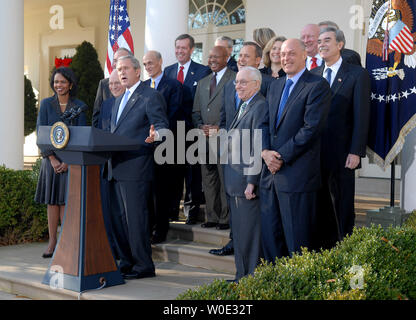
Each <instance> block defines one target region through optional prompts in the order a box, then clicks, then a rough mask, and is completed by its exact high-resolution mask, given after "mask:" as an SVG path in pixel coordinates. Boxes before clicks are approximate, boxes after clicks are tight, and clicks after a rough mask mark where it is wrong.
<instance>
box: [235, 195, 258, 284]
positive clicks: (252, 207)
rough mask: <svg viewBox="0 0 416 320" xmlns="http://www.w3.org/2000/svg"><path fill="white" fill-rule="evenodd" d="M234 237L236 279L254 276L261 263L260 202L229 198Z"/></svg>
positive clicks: (242, 198)
mask: <svg viewBox="0 0 416 320" xmlns="http://www.w3.org/2000/svg"><path fill="white" fill-rule="evenodd" d="M229 199H230V203H229V204H230V211H231V219H232V225H233V237H234V241H233V242H234V259H235V266H236V269H237V272H236V275H235V278H236V279H237V280H239V279H241V278H242V277H244V276H246V275H248V274H253V273H254V270H255V269H256V267H257V265H258V264H259V262H260V257H261V253H262V248H261V215H260V200H259V199H253V200H247V199H246V198H244V197H229Z"/></svg>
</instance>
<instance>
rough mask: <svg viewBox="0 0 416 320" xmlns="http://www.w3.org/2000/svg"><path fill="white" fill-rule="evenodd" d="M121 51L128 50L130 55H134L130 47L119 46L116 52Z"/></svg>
mask: <svg viewBox="0 0 416 320" xmlns="http://www.w3.org/2000/svg"><path fill="white" fill-rule="evenodd" d="M120 51H124V52H126V53H127V55H129V56H133V52H131V51H130V50H129V49H127V48H124V47H120V48H118V49H117V50H116V52H120ZM116 52H114V53H116Z"/></svg>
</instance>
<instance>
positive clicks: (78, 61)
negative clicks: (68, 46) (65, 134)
mask: <svg viewBox="0 0 416 320" xmlns="http://www.w3.org/2000/svg"><path fill="white" fill-rule="evenodd" d="M76 51H77V52H76V54H75V55H74V56H73V57H72V63H71V65H70V67H71V68H72V70H74V72H75V75H76V76H77V79H78V94H77V98H78V99H80V100H82V101H84V102H85V103H86V104H87V106H88V110H87V112H86V113H87V121H88V125H90V124H91V119H92V109H93V106H94V101H95V96H96V94H97V88H98V83H99V82H100V80H101V79H102V78H103V77H104V73H103V69H102V68H101V64H100V62H99V61H98V55H97V51H96V50H95V48H94V47H93V46H92V44H91V43H89V42H87V41H84V42H83V43H81V44H80V45H79V46H78V47H77V48H76Z"/></svg>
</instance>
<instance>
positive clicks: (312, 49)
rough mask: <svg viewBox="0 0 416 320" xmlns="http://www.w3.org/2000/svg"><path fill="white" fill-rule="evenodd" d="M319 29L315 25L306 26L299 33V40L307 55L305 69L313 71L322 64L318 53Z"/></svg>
mask: <svg viewBox="0 0 416 320" xmlns="http://www.w3.org/2000/svg"><path fill="white" fill-rule="evenodd" d="M319 32H320V27H319V26H318V25H317V24H313V23H311V24H307V25H306V26H304V27H303V29H302V31H301V32H300V39H301V40H302V41H303V43H304V45H305V50H306V54H307V60H306V68H307V69H308V70H312V69H315V68H316V67H319V66H320V65H321V64H322V58H321V56H320V55H319V52H318V38H319Z"/></svg>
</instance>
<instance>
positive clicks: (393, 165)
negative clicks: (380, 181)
mask: <svg viewBox="0 0 416 320" xmlns="http://www.w3.org/2000/svg"><path fill="white" fill-rule="evenodd" d="M395 180H396V159H393V161H392V163H391V181H390V207H394V193H395V190H394V188H395Z"/></svg>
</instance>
